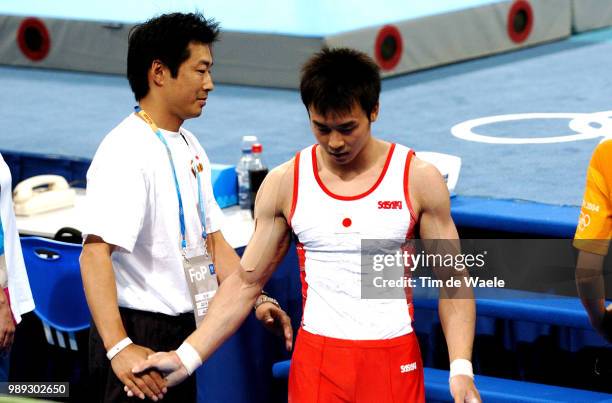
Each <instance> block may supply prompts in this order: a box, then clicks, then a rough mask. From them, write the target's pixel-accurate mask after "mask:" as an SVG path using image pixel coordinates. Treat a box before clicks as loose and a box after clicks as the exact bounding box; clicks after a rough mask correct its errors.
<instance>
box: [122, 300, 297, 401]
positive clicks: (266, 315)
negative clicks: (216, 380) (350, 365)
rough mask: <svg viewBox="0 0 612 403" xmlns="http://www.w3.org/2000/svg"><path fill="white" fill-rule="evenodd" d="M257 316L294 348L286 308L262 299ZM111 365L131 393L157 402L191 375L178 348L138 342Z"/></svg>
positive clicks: (286, 345)
mask: <svg viewBox="0 0 612 403" xmlns="http://www.w3.org/2000/svg"><path fill="white" fill-rule="evenodd" d="M255 316H256V317H257V319H258V320H259V321H260V322H262V324H263V325H264V327H265V328H266V329H268V330H269V331H271V332H272V333H274V334H276V335H278V336H281V337H283V339H284V341H285V347H286V348H287V350H288V351H290V350H291V348H292V346H293V329H292V328H291V320H290V319H289V316H288V315H287V314H286V313H285V311H283V310H282V309H280V308H279V307H277V306H276V305H274V304H272V303H263V304H261V305H260V306H259V307H258V308H257V310H256V312H255ZM111 365H112V367H113V371H114V372H115V374H116V375H117V377H118V378H119V380H120V381H121V382H122V383H123V384H124V385H125V386H124V388H123V390H124V391H125V392H126V394H127V395H128V396H129V397H132V396H135V397H138V398H140V399H143V400H144V399H145V398H149V399H151V400H153V401H155V402H157V401H158V400H160V399H163V397H164V395H165V394H166V393H167V392H168V388H169V387H172V386H175V385H178V384H179V383H181V382H183V381H184V380H185V379H186V378H187V377H188V376H189V373H188V371H187V368H185V366H184V365H183V363H182V362H181V360H180V358H179V356H178V355H177V354H176V351H169V352H157V353H156V352H154V351H153V350H151V349H149V348H147V347H143V346H139V345H136V344H131V345H129V346H128V347H126V348H125V349H124V350H122V351H121V352H120V353H119V354H117V356H115V358H113V360H112V361H111Z"/></svg>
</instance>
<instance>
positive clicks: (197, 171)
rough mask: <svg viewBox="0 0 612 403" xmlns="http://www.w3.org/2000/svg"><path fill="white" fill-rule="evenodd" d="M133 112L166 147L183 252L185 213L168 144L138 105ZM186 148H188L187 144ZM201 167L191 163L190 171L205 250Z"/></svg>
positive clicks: (185, 242) (184, 246)
mask: <svg viewBox="0 0 612 403" xmlns="http://www.w3.org/2000/svg"><path fill="white" fill-rule="evenodd" d="M134 110H135V111H136V114H138V116H140V117H141V118H142V120H144V121H145V122H146V123H147V124H148V125H149V126H150V127H151V130H153V132H154V133H155V135H156V136H157V138H158V139H159V140H160V141H161V142H162V143H163V144H164V146H165V147H166V152H167V153H168V159H169V160H170V166H171V167H172V175H173V177H174V186H175V187H176V196H177V198H178V205H179V223H180V225H181V247H182V248H183V250H185V249H186V248H187V241H186V240H185V213H184V210H183V198H182V197H181V189H180V188H179V183H178V178H177V176H176V168H175V167H174V160H173V159H172V153H171V152H170V147H169V146H168V142H167V141H166V139H165V138H164V136H162V134H161V131H160V130H159V128H158V127H157V125H156V124H155V122H154V121H153V119H151V117H150V116H149V114H148V113H147V112H145V111H144V110H142V109H141V108H140V106H138V105H137V106H135V107H134ZM187 146H188V147H189V144H187ZM201 167H202V165H201V164H198V163H196V162H195V160H194V161H193V165H192V169H193V171H194V173H195V176H196V182H198V207H199V210H200V214H199V216H200V222H201V224H202V238H203V239H204V249H206V236H207V234H206V211H205V210H204V200H203V197H202V185H201V183H200V169H201Z"/></svg>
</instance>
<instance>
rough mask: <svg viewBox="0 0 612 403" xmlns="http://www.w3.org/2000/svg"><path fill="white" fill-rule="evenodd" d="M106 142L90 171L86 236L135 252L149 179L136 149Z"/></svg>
mask: <svg viewBox="0 0 612 403" xmlns="http://www.w3.org/2000/svg"><path fill="white" fill-rule="evenodd" d="M110 140H111V141H103V142H102V144H101V145H100V148H99V149H98V151H97V152H96V155H95V157H94V160H93V162H92V164H91V166H90V168H89V171H87V195H86V197H85V209H84V214H85V216H84V217H83V223H84V226H83V231H82V232H83V239H85V237H86V236H87V235H97V236H99V237H101V238H102V239H103V240H104V242H106V243H109V244H112V245H117V246H119V247H121V248H123V249H125V250H126V251H128V252H130V253H131V252H132V250H133V248H134V244H135V243H136V239H137V238H138V234H139V233H140V230H141V229H142V225H143V221H144V216H145V211H146V206H147V187H148V186H147V182H146V179H145V173H144V168H143V167H142V166H139V165H141V163H139V162H138V161H139V159H138V158H137V155H136V152H137V151H136V150H133V149H132V147H127V146H126V145H124V144H117V143H118V142H116V141H112V140H113V139H110Z"/></svg>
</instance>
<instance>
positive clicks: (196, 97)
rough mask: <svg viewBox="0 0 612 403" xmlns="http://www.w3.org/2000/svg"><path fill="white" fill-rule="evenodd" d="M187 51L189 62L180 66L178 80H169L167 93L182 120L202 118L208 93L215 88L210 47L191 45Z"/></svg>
mask: <svg viewBox="0 0 612 403" xmlns="http://www.w3.org/2000/svg"><path fill="white" fill-rule="evenodd" d="M187 49H188V50H189V58H188V59H187V60H185V61H184V62H183V64H181V65H180V66H179V69H178V74H177V76H176V78H172V77H171V76H170V75H169V76H168V77H169V78H168V81H167V85H166V86H165V87H166V88H165V93H164V96H165V98H166V100H167V102H168V106H169V108H170V110H171V112H172V113H173V114H174V115H176V116H177V117H179V118H180V119H181V120H186V119H189V118H195V117H198V116H200V115H201V114H202V108H204V105H206V99H207V98H208V93H209V91H212V90H213V88H214V85H213V80H212V75H211V71H210V70H211V68H212V64H213V60H212V54H211V53H210V48H209V46H208V45H204V44H202V43H197V42H191V43H190V44H189V46H187Z"/></svg>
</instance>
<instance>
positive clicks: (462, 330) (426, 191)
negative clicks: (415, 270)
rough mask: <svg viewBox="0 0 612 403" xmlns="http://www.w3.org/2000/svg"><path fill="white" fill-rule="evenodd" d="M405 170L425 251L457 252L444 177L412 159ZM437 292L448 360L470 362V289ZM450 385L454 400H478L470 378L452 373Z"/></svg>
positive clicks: (445, 272) (441, 272)
mask: <svg viewBox="0 0 612 403" xmlns="http://www.w3.org/2000/svg"><path fill="white" fill-rule="evenodd" d="M409 172H410V181H409V183H410V194H411V195H414V205H416V206H415V207H417V210H416V211H418V212H419V213H420V225H419V227H420V236H421V239H422V240H423V245H424V246H425V248H426V249H428V250H427V251H428V253H436V254H442V255H446V254H447V253H451V254H456V253H461V250H460V243H459V235H458V234H457V229H456V228H455V223H454V222H453V219H452V217H451V214H450V197H449V194H448V189H447V188H446V185H445V183H444V179H443V178H442V176H441V175H440V173H439V172H438V170H437V169H436V168H435V167H434V166H433V165H431V164H428V163H426V162H424V161H421V160H419V159H416V158H415V159H414V161H413V162H412V166H411V169H410V171H409ZM429 240H433V242H431V241H429ZM435 240H438V241H435ZM430 248H431V249H433V250H430ZM451 270H452V269H451ZM436 275H437V276H438V278H447V277H448V276H453V277H457V278H461V277H463V276H465V275H467V273H465V271H463V272H455V271H454V270H452V272H449V269H439V270H436ZM462 284H464V282H463V281H462ZM440 291H441V296H440V300H439V302H438V311H439V315H440V322H441V324H442V329H443V331H444V336H445V338H446V344H447V346H448V353H449V359H450V362H451V363H452V362H453V361H455V360H457V359H462V360H468V361H471V358H472V346H473V341H474V328H475V323H476V304H475V303H474V298H473V293H472V290H471V289H469V288H467V287H462V288H461V289H460V290H450V292H451V293H455V295H450V294H447V293H446V291H447V290H446V289H441V290H440ZM442 293H445V294H446V295H442ZM450 388H451V394H452V396H453V398H454V400H455V402H464V401H469V402H479V401H480V396H479V394H478V391H477V390H476V387H475V386H474V381H473V379H471V378H470V377H468V376H465V375H457V376H453V377H452V378H451V379H450Z"/></svg>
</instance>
